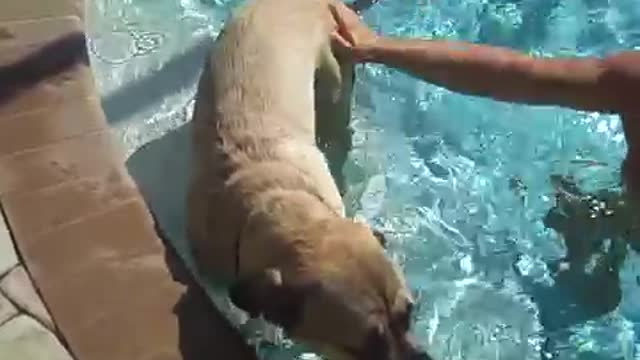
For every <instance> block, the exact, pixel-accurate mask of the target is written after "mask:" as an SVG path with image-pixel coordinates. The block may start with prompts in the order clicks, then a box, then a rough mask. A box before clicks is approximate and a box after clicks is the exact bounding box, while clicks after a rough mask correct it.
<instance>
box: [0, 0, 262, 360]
mask: <svg viewBox="0 0 640 360" xmlns="http://www.w3.org/2000/svg"><path fill="white" fill-rule="evenodd" d="M83 9H84V3H83V2H82V0H46V1H45V0H20V1H6V2H3V3H2V4H0V203H1V205H2V212H3V216H4V217H2V216H0V359H16V360H40V359H43V360H44V359H48V360H51V359H54V360H66V359H72V358H73V359H76V360H94V359H95V360H98V359H100V360H101V359H104V360H135V359H145V360H152V359H153V360H165V359H167V360H169V359H255V356H254V355H253V351H251V350H250V349H249V348H248V347H247V346H246V345H245V344H244V342H243V341H242V339H241V337H240V336H239V335H238V334H236V333H235V332H233V331H232V330H231V328H230V327H229V326H228V324H227V323H226V322H225V321H224V320H223V317H222V316H221V315H220V314H219V313H218V312H217V311H216V310H215V308H214V307H213V306H212V305H211V304H210V302H209V301H208V299H206V297H205V296H204V293H203V292H202V290H201V289H200V288H199V287H198V286H197V285H196V284H195V282H194V281H193V279H192V277H191V275H190V274H189V273H188V272H187V271H185V269H184V266H183V265H182V264H181V263H180V262H179V260H178V259H177V256H176V255H175V254H174V253H173V251H172V249H170V248H167V247H165V245H164V243H163V241H162V240H161V237H160V236H159V235H158V234H157V231H156V227H155V223H154V221H153V218H152V216H151V214H150V212H149V210H148V208H147V205H146V204H145V202H144V200H143V198H142V196H141V195H140V192H139V190H138V187H137V186H136V184H135V182H134V181H133V180H132V178H131V176H130V175H129V173H128V171H127V169H126V167H125V158H124V154H123V152H122V149H121V145H120V144H119V143H117V141H116V140H115V138H114V137H113V136H112V132H111V130H110V128H109V126H108V124H107V120H106V118H105V115H104V112H103V110H102V108H101V105H100V98H99V96H98V95H97V93H96V89H95V83H94V79H93V74H92V72H91V69H90V65H89V60H88V56H87V49H86V39H85V31H84V24H83V18H84V16H83V15H84V14H83Z"/></svg>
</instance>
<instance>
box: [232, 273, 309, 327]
mask: <svg viewBox="0 0 640 360" xmlns="http://www.w3.org/2000/svg"><path fill="white" fill-rule="evenodd" d="M305 297H306V291H305V288H304V287H303V286H291V285H287V284H285V283H283V281H282V275H281V273H280V271H279V270H277V269H268V270H265V271H263V272H261V273H259V274H257V275H254V276H250V277H248V278H245V279H241V280H239V281H238V282H236V283H235V284H234V285H232V286H231V288H230V289H229V298H230V299H231V302H233V304H234V305H235V306H237V307H238V308H240V309H242V310H244V311H246V312H248V313H249V315H250V316H251V317H252V318H255V317H258V316H260V315H263V316H264V318H265V319H267V320H269V321H271V322H273V323H275V324H277V325H280V326H282V327H283V328H284V329H285V330H289V329H292V328H294V327H295V325H296V324H297V323H298V322H299V320H300V318H301V316H302V311H303V307H304V302H305Z"/></svg>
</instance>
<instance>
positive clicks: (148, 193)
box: [126, 124, 257, 360]
mask: <svg viewBox="0 0 640 360" xmlns="http://www.w3.org/2000/svg"><path fill="white" fill-rule="evenodd" d="M190 127H191V126H190V124H186V125H183V126H181V127H179V128H177V129H175V130H173V131H171V132H169V133H167V134H166V135H164V136H163V137H161V138H159V139H157V140H154V141H151V142H149V143H148V144H146V145H144V146H143V147H141V148H140V149H139V150H138V151H137V152H136V153H134V154H133V155H132V156H131V157H130V158H129V159H128V161H127V164H126V165H127V168H128V170H129V173H130V174H131V176H132V177H133V178H134V179H135V181H136V183H137V185H138V187H139V189H140V191H141V192H142V194H143V196H144V197H145V200H146V202H147V204H148V205H149V207H150V209H151V212H152V213H153V216H154V218H155V220H156V227H157V230H158V233H159V234H160V236H161V237H162V238H163V241H164V242H165V246H166V253H165V260H166V262H167V266H168V268H169V270H170V272H171V274H172V276H173V278H174V280H175V281H177V282H180V283H182V284H183V285H184V286H185V292H184V294H183V295H182V297H181V299H180V301H178V303H177V304H176V305H175V306H174V309H173V310H174V313H175V315H176V317H177V321H178V327H179V346H180V351H181V354H182V359H184V360H201V359H238V360H256V359H257V357H256V354H255V351H254V350H253V349H252V348H251V347H250V346H249V345H248V344H247V343H246V342H245V341H244V339H243V337H242V336H241V335H240V334H239V333H238V332H237V331H236V330H235V329H234V328H233V326H232V325H231V324H230V323H229V322H228V321H227V319H226V318H225V317H224V316H223V314H222V313H221V312H220V310H219V309H218V308H216V306H214V305H213V303H212V302H211V301H210V299H209V298H208V296H207V295H206V292H205V291H204V290H203V288H202V287H201V286H200V285H199V284H198V283H197V282H196V280H195V277H194V276H193V275H192V274H191V272H190V271H189V270H188V269H187V266H186V265H185V262H184V261H183V260H184V258H183V256H184V255H185V254H187V251H188V244H187V243H186V236H185V218H186V217H185V210H186V208H185V196H186V192H187V184H188V176H189V171H190V166H191V156H190V154H191V142H190V136H189V133H190ZM180 255H182V256H180Z"/></svg>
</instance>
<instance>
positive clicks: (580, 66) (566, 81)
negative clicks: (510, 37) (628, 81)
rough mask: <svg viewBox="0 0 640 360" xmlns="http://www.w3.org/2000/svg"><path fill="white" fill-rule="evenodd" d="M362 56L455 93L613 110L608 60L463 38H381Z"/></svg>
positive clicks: (613, 103) (593, 109)
mask: <svg viewBox="0 0 640 360" xmlns="http://www.w3.org/2000/svg"><path fill="white" fill-rule="evenodd" d="M363 60H364V61H367V62H374V63H381V64H384V65H387V66H391V67H395V68H397V69H399V70H403V71H406V72H409V73H411V74H412V75H414V76H417V77H419V78H422V79H424V80H426V81H428V82H431V83H434V84H436V85H439V86H443V87H446V88H448V89H450V90H452V91H456V92H460V93H465V94H469V95H477V96H484V97H491V98H494V99H497V100H503V101H510V102H518V103H524V104H531V105H558V106H566V107H571V108H574V109H578V110H589V111H602V112H613V111H617V110H618V109H617V107H618V104H617V101H616V98H615V96H613V95H612V94H611V90H610V89H608V86H607V84H606V83H607V79H608V76H607V66H606V64H607V62H606V61H605V60H600V59H597V58H590V59H578V58H574V59H543V58H533V57H531V56H528V55H525V54H521V53H518V52H514V51H511V50H507V49H504V48H497V47H489V46H482V45H474V44H470V43H464V42H450V41H446V42H445V41H430V40H416V39H393V38H380V39H378V41H376V42H375V44H374V45H372V46H371V47H370V48H368V49H367V50H366V51H365V53H364V55H363Z"/></svg>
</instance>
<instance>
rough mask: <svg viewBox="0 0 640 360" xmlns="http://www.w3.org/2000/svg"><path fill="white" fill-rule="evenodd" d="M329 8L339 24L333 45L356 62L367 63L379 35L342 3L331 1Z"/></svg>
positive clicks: (333, 35) (332, 36) (333, 38)
mask: <svg viewBox="0 0 640 360" xmlns="http://www.w3.org/2000/svg"><path fill="white" fill-rule="evenodd" d="M329 7H330V10H331V13H332V14H333V18H334V20H335V21H336V24H337V29H336V30H335V31H334V32H333V33H332V34H331V39H332V42H333V45H334V46H335V47H336V48H337V49H338V50H339V51H342V52H344V53H345V54H347V55H348V56H349V57H350V58H351V59H352V60H353V61H354V62H364V61H367V60H368V57H369V51H370V50H371V48H372V47H373V46H374V45H375V43H376V42H377V41H378V35H377V34H376V33H375V32H373V31H372V30H371V29H369V27H367V25H365V24H364V23H363V22H362V21H361V20H360V18H359V17H358V14H356V13H355V12H354V11H353V10H351V9H350V8H349V7H347V6H346V5H345V4H344V3H343V2H342V1H340V0H337V1H331V2H330V5H329Z"/></svg>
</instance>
